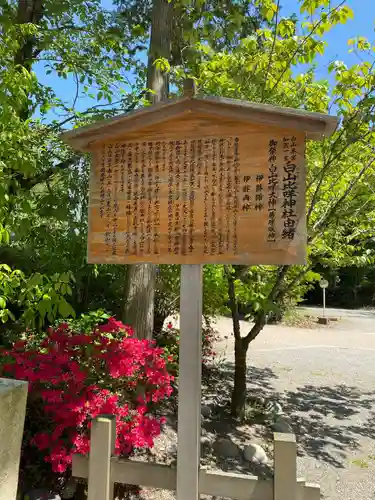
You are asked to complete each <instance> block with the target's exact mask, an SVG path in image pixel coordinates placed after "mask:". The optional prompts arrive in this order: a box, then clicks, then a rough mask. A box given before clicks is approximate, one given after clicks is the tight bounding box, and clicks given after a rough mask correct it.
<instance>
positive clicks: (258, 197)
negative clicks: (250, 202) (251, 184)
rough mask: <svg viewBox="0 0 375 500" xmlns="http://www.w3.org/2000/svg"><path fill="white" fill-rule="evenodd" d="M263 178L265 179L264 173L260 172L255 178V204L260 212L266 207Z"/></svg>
mask: <svg viewBox="0 0 375 500" xmlns="http://www.w3.org/2000/svg"><path fill="white" fill-rule="evenodd" d="M263 179H264V175H263V174H258V175H257V176H256V178H255V182H256V184H255V205H254V208H255V210H257V211H258V212H260V211H261V210H263V208H264V193H263V191H264V189H263Z"/></svg>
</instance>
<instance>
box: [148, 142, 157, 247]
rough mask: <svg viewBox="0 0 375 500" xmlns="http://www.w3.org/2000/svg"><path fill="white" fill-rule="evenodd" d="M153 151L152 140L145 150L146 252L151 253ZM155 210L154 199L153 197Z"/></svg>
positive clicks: (152, 231)
mask: <svg viewBox="0 0 375 500" xmlns="http://www.w3.org/2000/svg"><path fill="white" fill-rule="evenodd" d="M153 153H154V146H153V143H152V142H149V143H148V150H147V177H146V180H147V220H146V243H147V244H146V253H147V255H150V254H151V242H153V244H154V246H155V232H154V225H152V224H151V217H152V181H153V168H152V157H153ZM154 203H155V210H156V199H154Z"/></svg>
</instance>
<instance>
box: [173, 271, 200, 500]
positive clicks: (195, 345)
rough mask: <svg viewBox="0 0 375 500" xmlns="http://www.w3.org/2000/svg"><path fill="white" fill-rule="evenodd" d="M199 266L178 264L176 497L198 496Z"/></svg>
mask: <svg viewBox="0 0 375 500" xmlns="http://www.w3.org/2000/svg"><path fill="white" fill-rule="evenodd" d="M202 269H203V266H202V265H200V264H185V265H182V266H181V293H180V356H179V383H178V394H179V396H178V454H177V499H178V500H197V499H198V498H199V484H198V483H199V463H200V435H201V378H202V287H203V280H202Z"/></svg>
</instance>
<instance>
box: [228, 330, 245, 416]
mask: <svg viewBox="0 0 375 500" xmlns="http://www.w3.org/2000/svg"><path fill="white" fill-rule="evenodd" d="M247 348H248V344H246V343H245V342H244V339H243V338H240V339H239V338H236V339H235V341H234V360H235V361H234V363H235V364H234V386H233V393H232V401H231V411H232V415H233V416H238V415H241V414H242V412H243V410H244V406H245V401H246V371H247V365H246V354H247Z"/></svg>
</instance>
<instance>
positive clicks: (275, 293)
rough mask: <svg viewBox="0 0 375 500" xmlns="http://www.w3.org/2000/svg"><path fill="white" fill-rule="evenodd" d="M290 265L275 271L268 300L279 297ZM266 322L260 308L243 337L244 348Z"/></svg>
mask: <svg viewBox="0 0 375 500" xmlns="http://www.w3.org/2000/svg"><path fill="white" fill-rule="evenodd" d="M289 268H290V266H280V267H279V271H278V273H277V278H276V281H275V284H274V285H273V287H272V290H271V292H270V294H269V296H268V300H270V301H274V300H275V299H276V298H279V293H280V288H281V285H282V282H283V280H284V278H285V275H286V273H287V272H288V270H289ZM265 324H266V312H265V311H264V310H262V311H261V312H260V313H259V314H258V315H257V316H256V319H255V323H254V325H253V327H252V329H251V330H250V331H249V333H248V334H247V335H246V337H244V338H243V343H244V346H245V348H246V349H247V348H248V346H249V344H250V342H252V341H253V340H254V339H255V338H256V337H257V336H258V335H259V333H260V332H261V331H262V330H263V328H264V326H265Z"/></svg>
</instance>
